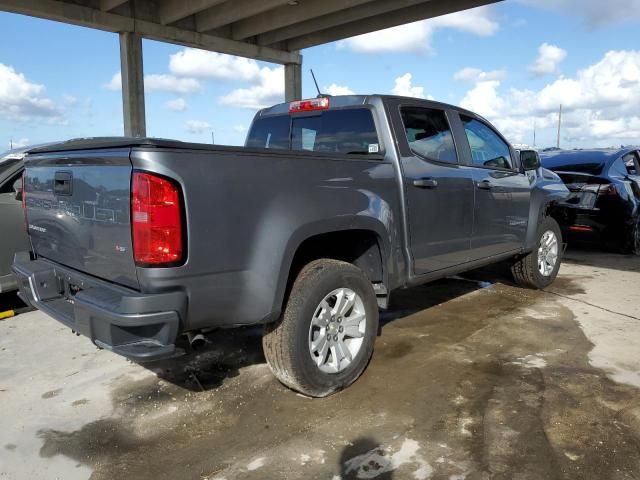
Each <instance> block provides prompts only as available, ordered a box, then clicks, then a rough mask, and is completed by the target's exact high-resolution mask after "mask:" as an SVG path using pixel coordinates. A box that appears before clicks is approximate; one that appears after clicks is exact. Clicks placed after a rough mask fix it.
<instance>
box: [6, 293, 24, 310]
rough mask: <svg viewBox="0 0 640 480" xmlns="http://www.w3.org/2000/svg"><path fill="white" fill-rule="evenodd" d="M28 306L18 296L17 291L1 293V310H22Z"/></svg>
mask: <svg viewBox="0 0 640 480" xmlns="http://www.w3.org/2000/svg"><path fill="white" fill-rule="evenodd" d="M26 307H27V306H26V305H25V304H24V302H23V301H22V300H20V298H18V294H17V292H6V293H0V312H5V311H7V310H18V309H19V310H22V309H26Z"/></svg>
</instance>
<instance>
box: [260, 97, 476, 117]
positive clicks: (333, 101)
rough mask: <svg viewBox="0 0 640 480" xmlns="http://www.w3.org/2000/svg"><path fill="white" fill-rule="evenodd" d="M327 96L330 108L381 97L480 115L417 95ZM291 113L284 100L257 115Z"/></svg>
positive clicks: (360, 103)
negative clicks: (416, 96)
mask: <svg viewBox="0 0 640 480" xmlns="http://www.w3.org/2000/svg"><path fill="white" fill-rule="evenodd" d="M323 96H326V97H329V98H330V102H329V109H332V108H344V107H355V106H358V105H371V104H372V103H373V100H374V99H380V100H382V101H383V102H384V101H387V100H397V99H400V100H407V101H411V102H415V101H420V102H423V103H425V104H428V105H430V106H432V107H434V108H441V109H450V110H457V111H459V112H462V113H465V114H468V115H470V116H473V117H480V116H479V115H478V114H477V113H474V112H471V111H469V110H466V109H464V108H462V107H459V106H456V105H451V104H448V103H443V102H437V101H435V100H427V99H421V98H415V97H403V96H399V95H378V94H372V95H336V96H333V95H323ZM288 113H289V102H283V103H279V104H277V105H273V106H272V107H267V108H263V109H262V110H260V111H259V112H258V113H257V114H256V117H260V116H267V115H283V114H288Z"/></svg>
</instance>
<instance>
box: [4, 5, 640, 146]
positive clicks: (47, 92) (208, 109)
mask: <svg viewBox="0 0 640 480" xmlns="http://www.w3.org/2000/svg"><path fill="white" fill-rule="evenodd" d="M0 29H1V30H2V32H3V37H4V38H5V39H13V40H11V41H6V40H5V41H3V42H2V44H0V142H1V143H2V144H3V146H8V144H9V142H10V139H11V138H12V139H13V141H14V143H15V144H25V143H28V144H33V143H40V142H46V141H54V140H61V139H66V138H71V137H80V136H82V137H85V136H103V135H121V134H122V112H121V108H122V107H121V97H120V91H119V90H118V81H117V80H118V78H117V76H116V77H115V78H114V75H116V74H117V73H118V72H119V56H118V55H119V47H118V38H117V35H115V34H111V33H105V32H100V31H96V30H90V29H86V28H81V27H75V26H70V25H64V24H61V23H55V22H49V21H44V20H39V19H34V18H30V17H25V16H19V15H14V14H8V13H0ZM639 32H640V0H612V1H609V2H601V1H599V0H597V1H596V0H537V1H533V0H507V1H505V2H502V3H499V4H496V5H493V6H490V7H483V8H480V9H476V10H474V11H471V12H466V13H462V14H454V15H453V16H448V17H441V18H439V19H434V20H430V21H425V22H419V23H416V24H413V25H409V26H405V27H401V29H395V30H393V29H392V30H391V31H384V32H379V33H375V34H371V35H367V36H364V37H358V38H355V39H350V40H346V41H342V42H337V43H333V44H328V45H324V46H321V47H315V48H311V49H308V50H305V51H303V55H304V75H303V93H304V96H306V97H311V96H314V95H315V90H314V88H313V83H312V81H311V78H310V75H309V73H308V69H309V68H313V69H314V71H315V72H316V75H317V76H318V79H319V83H320V84H321V86H322V87H323V88H325V90H327V91H330V92H331V93H341V92H349V91H351V92H356V93H392V92H393V93H399V94H410V95H414V96H423V97H427V98H434V99H436V100H440V101H444V102H448V103H453V104H461V105H463V106H466V107H468V108H471V109H472V110H475V111H477V112H478V113H480V114H483V115H485V116H487V117H488V118H489V119H490V120H492V121H493V122H494V123H495V124H496V125H497V126H498V127H499V128H500V129H501V130H503V132H504V133H505V134H506V135H507V137H508V138H509V139H510V140H511V141H512V142H514V143H529V144H530V143H532V141H533V124H534V121H535V123H536V124H537V126H538V136H537V138H538V146H542V147H544V146H549V145H552V144H554V143H555V135H556V133H555V122H556V118H557V113H556V111H557V109H558V107H559V103H560V102H562V103H564V104H565V111H566V116H565V119H566V123H565V128H564V129H563V133H562V142H563V145H564V146H566V147H586V146H608V145H619V144H622V143H624V144H640V33H639ZM143 48H144V62H145V65H144V68H145V74H146V75H147V76H148V78H147V90H146V105H147V133H148V135H150V136H157V137H169V138H176V139H180V140H186V141H198V142H210V141H211V132H212V131H213V132H214V133H215V139H216V142H217V143H223V144H242V142H243V141H244V135H245V133H246V132H245V130H246V128H247V127H248V126H249V124H250V122H251V118H252V116H253V114H254V113H255V110H256V108H257V107H258V106H261V105H269V104H271V103H275V102H278V101H282V80H281V75H282V72H281V69H280V68H279V67H278V66H277V65H272V64H266V63H262V62H253V61H247V60H242V59H237V58H234V57H227V56H224V55H216V54H213V55H212V54H209V53H204V52H197V51H193V50H189V49H184V48H181V47H178V46H175V45H168V44H163V43H158V42H152V41H144V45H143ZM0 150H3V148H1V147H0Z"/></svg>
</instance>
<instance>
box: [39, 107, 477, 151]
mask: <svg viewBox="0 0 640 480" xmlns="http://www.w3.org/2000/svg"><path fill="white" fill-rule="evenodd" d="M329 98H330V103H329V110H331V109H336V108H344V107H350V106H358V105H372V104H374V103H375V101H376V100H381V101H383V102H384V101H388V100H396V99H401V100H407V101H411V102H416V101H420V102H421V103H424V104H425V106H429V107H433V108H440V109H451V110H456V111H458V112H461V113H464V114H466V115H469V116H471V117H476V118H482V117H481V116H480V115H478V114H476V113H474V112H471V111H469V110H466V109H464V108H461V107H458V106H455V105H450V104H447V103H442V102H436V101H434V100H425V99H417V98H413V97H402V96H397V95H337V96H330V97H329ZM289 105H290V103H289V102H285V103H279V104H277V105H274V106H272V107H268V108H263V109H262V110H259V111H258V112H257V113H256V118H259V117H265V116H271V115H285V114H289ZM129 147H143V148H182V149H187V150H234V149H237V148H238V147H234V146H224V145H212V144H208V143H192V142H183V141H180V140H171V139H167V138H153V137H89V138H74V139H71V140H66V141H62V142H58V143H51V144H46V145H43V146H41V147H37V148H32V149H30V150H29V154H31V155H35V154H39V153H56V152H67V151H80V150H94V149H108V148H129Z"/></svg>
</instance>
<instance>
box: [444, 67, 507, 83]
mask: <svg viewBox="0 0 640 480" xmlns="http://www.w3.org/2000/svg"><path fill="white" fill-rule="evenodd" d="M506 76H507V72H506V71H505V70H491V71H490V72H484V71H482V70H480V69H479V68H471V67H467V68H463V69H462V70H458V71H457V72H456V73H455V75H454V76H453V79H454V80H456V81H458V82H481V81H491V80H503V79H504V78H505V77H506Z"/></svg>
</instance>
